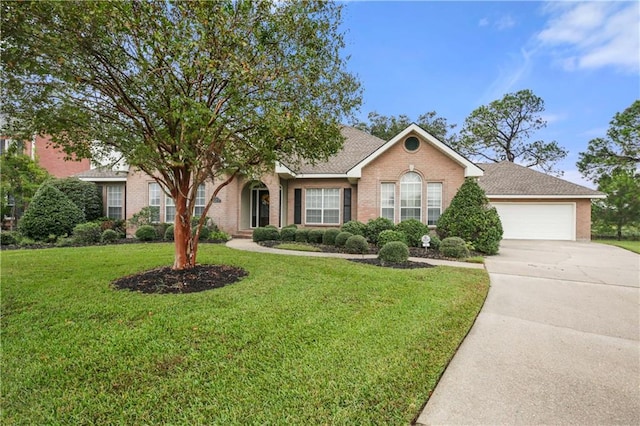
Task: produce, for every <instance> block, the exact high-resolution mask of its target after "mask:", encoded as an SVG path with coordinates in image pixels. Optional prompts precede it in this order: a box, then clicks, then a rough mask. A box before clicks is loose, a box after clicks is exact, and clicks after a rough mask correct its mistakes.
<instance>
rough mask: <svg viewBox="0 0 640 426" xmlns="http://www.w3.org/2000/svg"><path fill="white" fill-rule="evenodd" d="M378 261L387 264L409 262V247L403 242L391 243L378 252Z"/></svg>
mask: <svg viewBox="0 0 640 426" xmlns="http://www.w3.org/2000/svg"><path fill="white" fill-rule="evenodd" d="M378 259H380V261H381V262H382V264H383V265H384V264H385V263H406V262H407V260H409V247H408V246H407V245H406V244H405V243H403V242H402V241H390V242H388V243H387V244H385V245H384V246H382V248H381V249H380V251H379V252H378Z"/></svg>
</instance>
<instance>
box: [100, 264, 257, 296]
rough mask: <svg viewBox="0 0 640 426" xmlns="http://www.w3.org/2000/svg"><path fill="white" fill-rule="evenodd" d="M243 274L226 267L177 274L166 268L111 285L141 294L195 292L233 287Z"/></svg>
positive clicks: (205, 268)
mask: <svg viewBox="0 0 640 426" xmlns="http://www.w3.org/2000/svg"><path fill="white" fill-rule="evenodd" d="M247 275H249V273H248V272H247V271H245V270H244V269H242V268H237V267H235V266H229V265H196V266H194V267H193V268H190V269H183V270H179V271H175V270H173V269H171V268H170V267H168V266H167V267H163V268H156V269H152V270H150V271H146V272H142V273H139V274H135V275H129V276H127V277H123V278H119V279H117V280H115V281H113V283H112V285H113V286H114V287H115V288H117V289H118V290H132V291H139V292H141V293H155V294H167V293H173V294H176V293H178V294H181V293H196V292H199V291H205V290H211V289H214V288H221V287H224V286H226V285H229V284H233V283H235V282H237V281H239V280H241V279H242V278H243V277H246V276H247Z"/></svg>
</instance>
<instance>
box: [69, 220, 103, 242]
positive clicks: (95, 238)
mask: <svg viewBox="0 0 640 426" xmlns="http://www.w3.org/2000/svg"><path fill="white" fill-rule="evenodd" d="M72 235H73V238H74V239H75V240H76V242H77V243H79V244H84V245H89V244H96V243H99V242H100V237H101V236H102V229H101V228H100V224H98V223H95V222H86V223H80V224H78V225H76V226H75V228H73V234H72Z"/></svg>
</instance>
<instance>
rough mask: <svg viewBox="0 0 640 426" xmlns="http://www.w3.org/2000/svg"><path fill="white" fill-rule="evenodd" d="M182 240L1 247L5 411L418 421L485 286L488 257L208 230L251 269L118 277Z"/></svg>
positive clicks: (107, 418) (55, 420) (116, 420)
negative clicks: (366, 259)
mask: <svg viewBox="0 0 640 426" xmlns="http://www.w3.org/2000/svg"><path fill="white" fill-rule="evenodd" d="M172 257H173V247H172V246H171V245H169V244H137V245H116V246H101V247H89V248H54V249H46V250H19V251H11V252H2V269H1V278H2V281H1V284H2V292H1V302H2V324H1V325H2V327H1V332H2V359H1V368H2V370H1V371H2V396H1V398H2V399H1V408H2V410H1V417H0V423H2V424H6V425H9V424H69V425H70V424H73V425H75V424H208V425H209V424H221V425H228V424H242V425H247V424H304V425H307V424H385V425H387V424H408V423H409V422H410V421H411V420H412V419H413V418H414V417H415V416H416V415H417V414H418V413H419V411H420V408H421V406H422V404H423V403H424V402H425V401H426V400H427V398H428V396H429V395H430V393H431V392H432V391H433V389H434V387H435V384H436V381H437V380H438V378H439V376H440V375H441V373H442V371H443V369H444V368H445V366H446V364H447V362H448V361H449V359H450V358H451V357H452V356H453V354H454V352H455V350H456V348H457V346H458V345H459V343H460V341H461V340H462V339H463V337H464V336H465V333H466V332H467V330H468V329H469V327H470V326H471V324H472V322H473V320H474V318H475V317H476V315H477V313H478V311H479V309H480V307H481V305H482V303H483V301H484V298H485V296H486V293H487V290H488V284H489V280H488V276H487V274H486V273H485V272H484V271H481V270H469V269H458V268H448V267H438V268H430V269H414V270H388V269H384V268H378V267H373V266H367V265H359V264H355V263H353V262H349V261H346V260H343V259H330V258H305V257H297V256H284V255H269V254H256V253H248V252H240V251H234V250H231V249H228V248H226V247H224V246H214V245H201V246H200V251H199V261H200V263H224V264H231V265H236V266H241V267H243V268H245V269H246V270H247V271H248V272H249V274H250V275H249V276H248V277H246V278H245V279H243V280H242V281H240V282H238V283H236V284H233V285H230V286H227V287H224V288H221V289H217V290H210V291H206V292H201V293H192V294H184V295H144V294H141V293H137V292H128V291H117V290H114V289H112V288H111V287H110V284H109V283H110V282H111V281H112V280H113V279H115V278H118V277H121V276H124V275H127V274H133V273H136V272H139V271H144V270H147V269H151V268H153V267H157V266H162V265H166V264H168V263H170V262H171V260H172Z"/></svg>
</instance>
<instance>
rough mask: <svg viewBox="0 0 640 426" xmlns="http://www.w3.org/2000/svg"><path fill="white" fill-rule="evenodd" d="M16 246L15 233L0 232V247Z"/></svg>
mask: <svg viewBox="0 0 640 426" xmlns="http://www.w3.org/2000/svg"><path fill="white" fill-rule="evenodd" d="M15 244H18V239H17V238H16V233H15V232H13V231H2V232H0V245H3V246H12V245H15Z"/></svg>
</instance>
